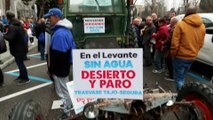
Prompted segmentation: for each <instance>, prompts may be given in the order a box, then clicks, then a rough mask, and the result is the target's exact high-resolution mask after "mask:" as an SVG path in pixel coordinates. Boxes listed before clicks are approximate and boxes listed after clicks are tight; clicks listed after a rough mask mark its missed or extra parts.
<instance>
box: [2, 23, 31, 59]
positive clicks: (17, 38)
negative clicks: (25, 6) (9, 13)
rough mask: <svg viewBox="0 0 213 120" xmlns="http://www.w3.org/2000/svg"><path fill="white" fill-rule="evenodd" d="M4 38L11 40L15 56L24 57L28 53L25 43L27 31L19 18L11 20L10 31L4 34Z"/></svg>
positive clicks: (10, 43)
mask: <svg viewBox="0 0 213 120" xmlns="http://www.w3.org/2000/svg"><path fill="white" fill-rule="evenodd" d="M4 39H6V40H7V41H8V42H9V47H10V53H11V54H12V55H13V56H14V57H21V58H23V57H24V56H26V54H27V45H26V44H25V41H24V39H25V31H24V28H23V26H22V24H21V23H20V22H19V21H18V20H13V21H11V22H10V24H9V27H8V32H7V33H6V34H5V35H4Z"/></svg>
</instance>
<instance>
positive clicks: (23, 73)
mask: <svg viewBox="0 0 213 120" xmlns="http://www.w3.org/2000/svg"><path fill="white" fill-rule="evenodd" d="M4 18H5V19H6V20H7V23H2V24H1V31H0V33H1V35H0V37H1V39H5V40H6V41H8V43H9V51H10V53H11V55H12V56H13V57H14V58H15V62H16V64H17V66H18V69H19V73H20V74H19V76H18V77H17V78H16V79H15V80H14V81H15V82H17V85H24V84H27V83H29V82H30V79H29V77H28V72H27V69H26V66H25V64H24V60H28V59H29V58H27V52H28V41H30V43H31V44H34V37H36V38H37V39H38V51H39V52H40V55H41V60H46V61H47V63H48V64H47V67H48V71H47V74H48V75H49V76H50V78H51V79H52V80H53V81H54V83H55V90H56V93H57V95H58V96H59V97H60V98H61V99H62V101H63V108H64V113H63V114H62V116H61V118H62V119H64V118H67V117H69V116H70V110H71V109H72V107H73V105H72V102H71V99H70V97H69V93H68V89H67V86H66V83H67V82H68V81H70V76H69V75H70V71H72V49H75V48H76V45H75V42H74V39H73V35H72V33H71V28H72V23H71V22H70V21H69V20H67V19H66V18H63V13H62V11H61V10H60V9H58V8H52V9H50V10H49V12H48V13H47V14H45V15H44V18H41V19H39V20H38V21H34V20H33V19H26V18H16V17H15V14H14V13H13V12H10V11H8V12H6V17H4ZM0 72H1V74H0V75H2V76H3V74H2V71H0ZM0 77H1V76H0ZM71 79H72V78H71ZM3 86H4V80H3V79H1V80H0V87H3Z"/></svg>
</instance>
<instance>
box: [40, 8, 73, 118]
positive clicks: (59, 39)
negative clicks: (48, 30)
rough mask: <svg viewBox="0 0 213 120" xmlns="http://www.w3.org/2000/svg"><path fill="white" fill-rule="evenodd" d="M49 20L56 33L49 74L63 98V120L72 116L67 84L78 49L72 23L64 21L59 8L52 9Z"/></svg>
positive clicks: (50, 52) (57, 91)
mask: <svg viewBox="0 0 213 120" xmlns="http://www.w3.org/2000/svg"><path fill="white" fill-rule="evenodd" d="M44 17H45V18H48V20H49V22H50V25H51V27H52V29H53V31H54V33H53V35H52V39H51V43H50V49H49V52H48V66H49V73H50V74H51V76H52V77H53V79H54V82H55V88H56V93H57V94H58V96H59V97H61V99H62V101H63V106H64V113H63V114H62V116H61V119H66V118H68V117H69V116H70V110H71V108H72V102H71V99H70V96H69V93H68V90H67V86H66V83H67V82H68V81H69V72H70V66H71V65H72V49H75V48H76V45H75V42H74V39H73V36H72V33H71V31H70V29H71V28H72V23H71V22H70V21H68V20H67V19H62V17H63V13H62V11H61V10H60V9H58V8H52V9H50V10H49V12H48V13H47V14H45V15H44Z"/></svg>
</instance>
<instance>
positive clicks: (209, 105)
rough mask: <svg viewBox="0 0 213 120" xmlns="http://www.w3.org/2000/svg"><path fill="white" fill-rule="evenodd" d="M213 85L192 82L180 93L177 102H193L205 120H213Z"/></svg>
mask: <svg viewBox="0 0 213 120" xmlns="http://www.w3.org/2000/svg"><path fill="white" fill-rule="evenodd" d="M209 84H211V83H208V84H207V83H203V82H202V83H201V82H190V83H187V84H186V85H184V86H183V88H182V89H181V90H180V91H179V93H178V97H177V101H181V100H186V101H193V102H194V103H195V106H196V107H197V108H198V109H199V110H200V111H201V113H202V115H203V118H202V119H203V120H213V102H212V101H213V88H212V86H211V85H209Z"/></svg>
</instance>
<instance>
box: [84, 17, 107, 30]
mask: <svg viewBox="0 0 213 120" xmlns="http://www.w3.org/2000/svg"><path fill="white" fill-rule="evenodd" d="M84 33H105V18H84Z"/></svg>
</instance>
